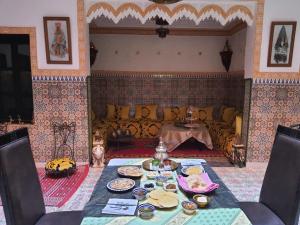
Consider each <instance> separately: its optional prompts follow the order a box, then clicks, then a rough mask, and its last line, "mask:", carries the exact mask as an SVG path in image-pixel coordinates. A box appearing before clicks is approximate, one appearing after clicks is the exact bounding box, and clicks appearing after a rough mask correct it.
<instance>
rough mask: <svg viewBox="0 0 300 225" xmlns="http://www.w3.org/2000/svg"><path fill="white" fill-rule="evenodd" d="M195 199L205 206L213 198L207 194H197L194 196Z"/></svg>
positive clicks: (198, 203)
mask: <svg viewBox="0 0 300 225" xmlns="http://www.w3.org/2000/svg"><path fill="white" fill-rule="evenodd" d="M193 200H194V202H195V203H196V204H197V205H198V206H199V207H200V208H205V207H206V206H207V205H208V204H209V202H210V201H211V198H210V197H208V196H206V195H201V194H197V195H194V196H193Z"/></svg>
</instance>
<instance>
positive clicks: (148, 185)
mask: <svg viewBox="0 0 300 225" xmlns="http://www.w3.org/2000/svg"><path fill="white" fill-rule="evenodd" d="M144 187H145V188H154V184H152V183H149V184H144Z"/></svg>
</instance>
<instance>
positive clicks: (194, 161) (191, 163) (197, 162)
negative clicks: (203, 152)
mask: <svg viewBox="0 0 300 225" xmlns="http://www.w3.org/2000/svg"><path fill="white" fill-rule="evenodd" d="M202 163H206V161H205V160H204V159H184V160H182V161H181V166H196V165H201V164H202Z"/></svg>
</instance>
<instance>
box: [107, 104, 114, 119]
mask: <svg viewBox="0 0 300 225" xmlns="http://www.w3.org/2000/svg"><path fill="white" fill-rule="evenodd" d="M106 118H107V119H115V118H116V108H115V105H111V104H107V112H106Z"/></svg>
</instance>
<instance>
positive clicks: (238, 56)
mask: <svg viewBox="0 0 300 225" xmlns="http://www.w3.org/2000/svg"><path fill="white" fill-rule="evenodd" d="M246 33H247V30H246V29H243V30H241V31H239V32H237V33H235V34H234V35H232V36H231V37H229V38H228V40H229V44H230V45H231V48H232V51H233V54H232V58H231V66H230V70H231V71H241V70H244V56H245V45H246Z"/></svg>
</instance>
